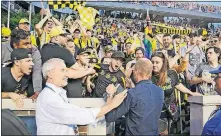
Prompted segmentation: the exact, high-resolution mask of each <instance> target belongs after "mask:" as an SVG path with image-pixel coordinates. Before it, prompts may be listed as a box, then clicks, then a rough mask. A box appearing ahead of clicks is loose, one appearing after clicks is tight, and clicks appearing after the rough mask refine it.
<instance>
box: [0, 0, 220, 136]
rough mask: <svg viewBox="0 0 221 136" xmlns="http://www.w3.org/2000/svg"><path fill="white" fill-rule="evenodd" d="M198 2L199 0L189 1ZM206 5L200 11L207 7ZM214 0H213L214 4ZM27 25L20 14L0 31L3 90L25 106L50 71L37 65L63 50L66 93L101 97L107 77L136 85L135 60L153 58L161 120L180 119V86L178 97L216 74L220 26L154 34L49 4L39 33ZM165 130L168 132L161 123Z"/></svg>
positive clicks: (211, 85)
mask: <svg viewBox="0 0 221 136" xmlns="http://www.w3.org/2000/svg"><path fill="white" fill-rule="evenodd" d="M145 3H146V2H145ZM147 3H150V4H152V5H153V3H154V2H147ZM160 3H161V2H156V3H155V5H160V6H163V5H166V6H168V5H170V7H171V6H172V5H173V6H172V7H179V8H185V7H186V8H187V7H188V8H187V9H188V10H191V9H190V7H189V5H188V3H184V2H179V3H176V2H162V3H163V5H161V4H162V3H161V4H160ZM186 4H187V5H186ZM195 7H196V8H199V5H198V4H196V5H194V6H192V9H195ZM203 7H204V8H205V6H200V9H202V8H203ZM207 8H209V9H210V7H208V6H207ZM207 8H205V12H207V11H208V12H209V11H210V10H209V9H207ZM218 8H220V7H215V6H213V7H212V9H211V12H217V10H218ZM29 25H30V23H29V21H28V20H27V19H21V20H20V22H18V28H16V29H14V30H12V32H11V33H10V32H8V33H6V34H3V35H2V37H1V38H2V45H1V46H2V56H1V60H2V67H3V68H2V98H11V99H12V100H13V101H14V102H15V103H16V105H17V106H18V107H22V106H23V104H24V103H23V99H24V98H27V97H28V98H32V99H36V98H37V97H38V95H39V94H40V93H41V90H42V89H43V87H44V86H45V83H46V81H45V78H47V79H48V78H50V77H48V76H50V74H51V76H52V75H53V73H49V74H48V73H47V72H45V71H42V65H43V64H44V63H45V62H47V61H48V60H50V59H52V58H60V59H61V60H63V61H64V62H65V64H66V66H67V73H68V74H67V76H68V80H67V79H66V78H64V79H60V80H62V82H63V81H66V80H67V83H68V84H67V86H65V87H64V88H65V90H66V91H67V96H68V98H85V97H86V98H88V97H92V98H103V97H104V96H105V94H106V88H107V87H108V85H109V84H114V85H115V86H117V85H118V84H120V86H121V88H124V89H126V88H127V89H130V88H133V87H135V85H136V80H135V79H134V74H133V71H134V70H135V67H134V65H135V64H136V63H137V62H138V61H139V60H143V59H145V58H147V59H149V60H151V62H152V64H153V70H152V78H151V80H152V82H153V83H154V84H155V85H157V86H159V87H160V88H161V89H163V90H164V95H165V98H164V101H165V104H164V106H163V110H162V112H161V117H160V118H161V120H162V121H163V122H164V123H165V122H167V121H168V120H169V119H171V120H173V123H174V124H175V122H176V121H177V120H178V118H177V117H178V115H179V112H180V111H179V109H178V100H180V98H179V97H177V95H176V94H177V92H178V91H180V92H181V93H182V94H183V96H184V97H183V99H182V101H185V100H186V99H185V98H186V97H185V96H187V95H191V96H200V95H216V94H217V93H216V91H215V82H214V78H215V75H213V74H210V71H211V70H214V69H217V68H219V67H220V66H221V65H220V64H221V62H220V57H221V56H220V54H221V33H220V31H219V32H218V33H216V35H208V34H207V35H202V34H200V33H191V34H189V35H177V34H174V35H170V34H155V33H154V32H151V31H150V30H151V29H150V28H151V24H150V22H147V21H136V20H131V19H129V20H128V19H115V18H110V17H98V18H97V19H96V24H95V26H94V28H93V29H86V28H85V27H84V26H83V25H82V24H81V21H80V20H78V19H76V18H74V17H73V16H70V17H68V18H67V19H66V20H64V21H62V22H59V21H58V20H57V19H56V18H54V17H53V16H52V15H51V14H50V12H49V11H47V12H46V16H45V17H44V18H43V19H42V20H41V21H40V22H39V23H38V24H35V32H36V35H32V34H30V32H29V31H30V29H29V28H30V27H29ZM2 26H3V25H2ZM2 29H7V28H4V27H3V28H2ZM5 31H7V30H5ZM147 43H148V44H147ZM148 45H150V47H151V49H150V50H148V47H149V46H148ZM24 48H25V49H28V50H24ZM148 53H150V55H146V54H148ZM45 69H50V67H46V68H45ZM63 70H64V69H63ZM54 82H57V81H54ZM147 97H148V96H147ZM173 123H172V124H173ZM162 132H164V133H165V134H167V133H168V132H167V130H166V129H165V130H163V131H162ZM171 133H172V132H171ZM174 133H175V132H174ZM162 134H163V133H162Z"/></svg>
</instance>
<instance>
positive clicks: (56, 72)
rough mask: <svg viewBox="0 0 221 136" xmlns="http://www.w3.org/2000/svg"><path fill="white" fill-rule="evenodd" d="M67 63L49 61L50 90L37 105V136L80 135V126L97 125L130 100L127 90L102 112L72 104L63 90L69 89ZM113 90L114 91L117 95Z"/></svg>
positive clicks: (45, 71)
mask: <svg viewBox="0 0 221 136" xmlns="http://www.w3.org/2000/svg"><path fill="white" fill-rule="evenodd" d="M66 72H67V71H66V66H65V62H64V61H63V60H61V59H58V58H53V59H50V60H48V61H46V62H45V63H44V65H43V68H42V73H43V76H44V78H45V79H46V81H47V83H46V87H45V88H44V89H43V90H42V93H41V94H40V95H39V97H38V100H37V104H36V123H37V135H78V128H77V126H76V125H86V124H92V123H96V122H97V119H99V118H100V117H102V116H104V115H105V114H106V113H108V112H109V111H111V110H112V109H114V108H116V107H118V106H119V105H120V104H121V103H122V101H123V100H124V98H125V97H126V96H127V90H125V91H123V92H122V93H120V94H118V95H116V96H115V97H114V98H113V100H111V101H109V102H108V103H107V104H106V105H104V106H103V107H101V108H81V107H78V106H75V105H73V104H70V103H69V101H68V98H67V95H66V91H65V90H64V89H63V87H64V86H66V85H67V79H68V77H67V74H68V73H66ZM116 89H117V88H112V89H111V91H113V92H114V91H116Z"/></svg>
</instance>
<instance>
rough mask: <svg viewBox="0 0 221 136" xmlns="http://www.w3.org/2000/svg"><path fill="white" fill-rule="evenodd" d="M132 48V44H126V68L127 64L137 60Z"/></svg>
mask: <svg viewBox="0 0 221 136" xmlns="http://www.w3.org/2000/svg"><path fill="white" fill-rule="evenodd" d="M131 46H132V43H131V42H128V43H126V47H125V49H126V52H125V59H126V60H125V67H126V64H127V63H128V62H130V61H131V60H133V59H135V54H134V51H133V49H132V47H131Z"/></svg>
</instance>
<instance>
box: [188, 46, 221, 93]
mask: <svg viewBox="0 0 221 136" xmlns="http://www.w3.org/2000/svg"><path fill="white" fill-rule="evenodd" d="M206 54H207V62H206V63H201V64H199V65H198V66H197V68H196V71H195V76H194V77H193V79H192V80H191V83H192V84H197V91H198V92H199V93H201V94H204V95H216V94H217V93H216V91H215V90H214V89H215V87H214V84H213V80H214V78H215V75H214V74H210V73H209V71H210V70H214V69H217V68H219V67H220V64H219V63H218V60H219V58H220V54H221V51H220V49H219V48H217V47H209V48H208V49H207V50H206Z"/></svg>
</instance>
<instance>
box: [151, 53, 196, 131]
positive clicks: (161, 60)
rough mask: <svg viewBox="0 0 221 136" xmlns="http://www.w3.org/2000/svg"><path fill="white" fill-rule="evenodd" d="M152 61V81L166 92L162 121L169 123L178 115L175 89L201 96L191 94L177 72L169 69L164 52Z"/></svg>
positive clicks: (157, 54) (155, 56) (153, 56)
mask: <svg viewBox="0 0 221 136" xmlns="http://www.w3.org/2000/svg"><path fill="white" fill-rule="evenodd" d="M151 61H152V63H153V73H152V81H153V83H154V84H156V85H158V86H160V87H161V88H162V89H163V90H164V95H165V99H164V100H165V103H164V107H163V110H162V113H161V120H163V121H164V122H165V123H168V120H171V119H175V115H177V114H178V112H177V111H178V108H177V104H176V97H175V89H178V90H179V91H181V92H183V93H185V94H189V95H199V94H198V93H193V92H191V91H190V90H189V89H187V88H186V87H185V86H183V84H182V83H180V82H179V78H178V75H177V73H176V71H175V70H172V69H171V70H170V69H168V60H167V58H166V57H165V55H164V54H163V53H162V52H156V53H155V54H153V55H152V58H151ZM167 126H168V124H167ZM169 126H170V124H169ZM162 134H168V131H167V130H165V131H164V132H163V133H162Z"/></svg>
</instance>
